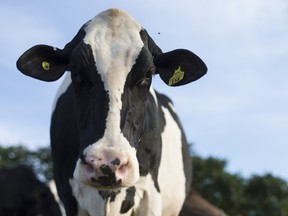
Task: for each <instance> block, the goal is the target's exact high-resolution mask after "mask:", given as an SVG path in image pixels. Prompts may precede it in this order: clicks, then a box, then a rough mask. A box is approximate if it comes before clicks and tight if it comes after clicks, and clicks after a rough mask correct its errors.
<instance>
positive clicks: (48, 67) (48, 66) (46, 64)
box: [42, 61, 50, 71]
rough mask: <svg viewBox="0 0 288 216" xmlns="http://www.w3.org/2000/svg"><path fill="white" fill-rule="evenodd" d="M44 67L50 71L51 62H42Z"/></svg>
mask: <svg viewBox="0 0 288 216" xmlns="http://www.w3.org/2000/svg"><path fill="white" fill-rule="evenodd" d="M42 68H43V69H44V70H46V71H48V70H49V69H50V64H49V62H46V61H43V62H42Z"/></svg>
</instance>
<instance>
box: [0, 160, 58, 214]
mask: <svg viewBox="0 0 288 216" xmlns="http://www.w3.org/2000/svg"><path fill="white" fill-rule="evenodd" d="M0 216H61V212H60V208H59V206H58V203H57V202H56V201H55V199H54V196H53V194H52V193H51V191H50V190H49V187H48V186H46V185H45V184H44V183H43V182H41V181H39V180H38V179H37V177H36V176H35V174H34V172H33V171H32V169H31V168H30V167H27V166H24V165H19V166H17V167H14V168H9V169H8V168H7V169H2V170H0Z"/></svg>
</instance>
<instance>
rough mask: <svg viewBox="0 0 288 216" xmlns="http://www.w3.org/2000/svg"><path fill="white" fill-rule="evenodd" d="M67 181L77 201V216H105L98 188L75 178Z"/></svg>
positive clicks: (103, 203)
mask: <svg viewBox="0 0 288 216" xmlns="http://www.w3.org/2000/svg"><path fill="white" fill-rule="evenodd" d="M69 183H70V186H71V188H72V192H73V195H74V196H75V197H76V199H77V201H78V214H77V216H88V215H89V216H106V215H105V202H104V200H103V199H102V197H101V196H100V195H99V193H98V190H96V189H95V188H93V187H90V186H89V185H86V184H83V183H81V182H79V181H77V180H75V179H70V182H69Z"/></svg>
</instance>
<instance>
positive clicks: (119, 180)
mask: <svg viewBox="0 0 288 216" xmlns="http://www.w3.org/2000/svg"><path fill="white" fill-rule="evenodd" d="M116 172H117V174H114V173H113V174H112V175H110V176H105V175H104V176H96V177H93V176H91V173H89V171H87V164H84V163H83V162H82V161H81V160H80V159H79V160H78V161H77V164H76V167H75V170H74V174H73V177H74V179H75V180H76V181H77V182H79V183H81V184H84V185H87V186H88V185H89V186H90V187H93V188H95V189H98V190H112V191H114V190H117V189H120V188H125V187H131V186H133V185H135V183H137V182H138V181H139V179H140V174H139V164H138V161H137V159H136V157H135V160H130V161H129V163H128V164H127V168H126V169H125V171H121V170H119V172H118V171H116Z"/></svg>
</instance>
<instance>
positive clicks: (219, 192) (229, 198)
mask: <svg viewBox="0 0 288 216" xmlns="http://www.w3.org/2000/svg"><path fill="white" fill-rule="evenodd" d="M192 161H193V169H194V170H193V173H194V174H193V175H194V176H193V184H192V185H193V188H194V189H195V190H196V191H198V192H199V193H200V194H201V195H202V196H203V197H204V198H206V199H207V200H208V201H210V202H211V203H212V204H214V205H215V206H217V207H218V208H220V209H223V210H224V211H225V212H226V213H227V214H228V215H235V216H266V215H267V216H274V215H275V216H288V184H287V182H286V181H285V180H284V179H281V178H279V177H276V176H273V175H272V174H270V173H267V174H265V175H253V176H251V177H249V178H243V177H242V176H241V175H239V174H233V173H229V172H228V171H226V166H227V161H226V160H224V159H218V158H214V157H208V158H203V157H200V156H197V155H193V157H192ZM20 164H22V165H23V164H24V165H27V166H30V167H32V169H33V170H34V172H35V173H36V174H37V176H38V178H39V179H40V180H42V181H43V182H47V181H49V180H51V179H52V178H53V173H52V161H51V152H50V147H41V148H39V149H36V150H29V149H27V148H26V147H24V146H22V145H19V146H10V147H1V146H0V169H4V168H12V167H15V166H18V165H20Z"/></svg>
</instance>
